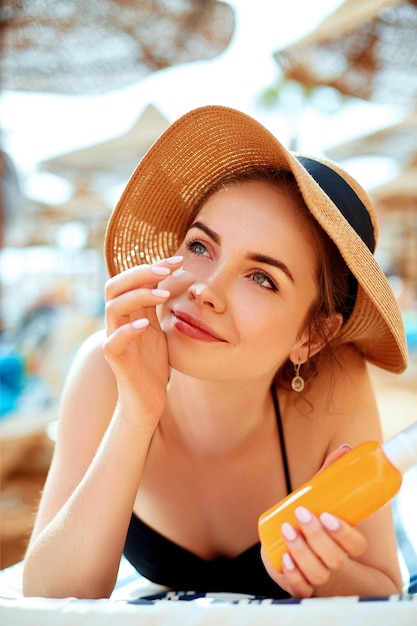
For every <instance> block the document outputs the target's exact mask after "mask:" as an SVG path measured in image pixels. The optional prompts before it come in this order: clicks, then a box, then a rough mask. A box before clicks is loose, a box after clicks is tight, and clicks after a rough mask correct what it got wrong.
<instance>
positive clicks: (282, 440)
mask: <svg viewBox="0 0 417 626" xmlns="http://www.w3.org/2000/svg"><path fill="white" fill-rule="evenodd" d="M271 393H272V400H273V402H274V409H275V416H276V418H277V424H278V434H279V441H280V444H281V454H282V463H283V466H284V475H285V484H286V487H287V493H291V491H292V487H291V478H290V470H289V466H288V458H287V451H286V448H285V438H284V429H283V427H282V420H281V413H280V410H279V404H278V397H277V390H276V387H275V385H272V387H271Z"/></svg>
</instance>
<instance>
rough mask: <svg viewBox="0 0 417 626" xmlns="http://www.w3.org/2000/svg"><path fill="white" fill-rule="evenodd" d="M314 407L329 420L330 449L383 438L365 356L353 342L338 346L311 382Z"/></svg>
mask: <svg viewBox="0 0 417 626" xmlns="http://www.w3.org/2000/svg"><path fill="white" fill-rule="evenodd" d="M309 395H310V399H311V402H312V404H313V406H315V407H316V409H317V410H319V411H321V412H322V414H323V415H324V416H327V419H328V421H329V423H328V427H329V433H331V434H332V435H331V437H330V439H329V448H330V449H332V447H334V446H336V445H340V444H341V443H344V442H346V443H350V444H351V445H356V444H357V443H359V442H360V441H363V440H364V439H368V438H370V437H372V438H378V439H380V438H381V426H380V421H379V414H378V408H377V402H376V397H375V390H374V388H373V384H372V381H371V378H370V375H369V370H368V365H367V362H366V360H365V358H364V357H363V355H362V354H361V353H360V352H359V351H358V350H357V349H356V348H355V347H354V346H351V345H344V346H341V347H339V348H338V349H337V352H336V353H335V358H334V359H331V360H330V361H327V362H325V363H323V366H322V368H321V369H320V371H319V372H318V373H317V376H316V377H315V378H314V379H313V380H312V381H311V385H310V394H309Z"/></svg>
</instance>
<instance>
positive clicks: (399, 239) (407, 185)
mask: <svg viewBox="0 0 417 626" xmlns="http://www.w3.org/2000/svg"><path fill="white" fill-rule="evenodd" d="M370 195H371V197H372V199H373V200H374V202H375V205H376V208H377V210H378V214H379V217H380V220H381V226H382V227H383V228H381V241H380V245H381V247H382V248H383V249H384V250H386V251H387V252H388V253H389V255H390V257H391V259H392V262H393V265H394V267H395V270H396V272H397V273H398V275H399V276H401V278H402V279H403V281H404V283H405V284H406V285H407V286H408V287H409V289H410V293H411V294H412V296H411V298H412V299H414V300H415V299H416V298H417V160H416V161H415V162H414V163H412V164H411V165H410V166H409V167H407V168H404V170H403V171H402V172H401V173H400V174H399V175H398V176H397V177H396V178H394V179H393V180H391V181H389V182H387V183H384V184H383V185H380V186H379V187H377V188H375V189H372V190H371V191H370Z"/></svg>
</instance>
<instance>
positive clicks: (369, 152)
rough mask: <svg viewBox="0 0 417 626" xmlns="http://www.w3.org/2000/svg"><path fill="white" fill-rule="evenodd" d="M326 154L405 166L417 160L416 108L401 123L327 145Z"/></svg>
mask: <svg viewBox="0 0 417 626" xmlns="http://www.w3.org/2000/svg"><path fill="white" fill-rule="evenodd" d="M416 45H417V43H416ZM326 155H327V156H328V157H329V158H330V159H333V160H335V161H342V160H344V159H349V158H352V157H358V156H382V157H387V158H391V159H394V160H395V161H396V162H397V163H398V164H399V165H400V166H401V167H406V166H407V165H409V164H410V163H411V162H412V161H414V160H415V159H417V111H415V112H413V113H411V114H410V115H408V116H407V117H406V118H405V119H403V120H401V121H400V122H397V123H395V124H391V125H389V126H385V127H384V128H381V129H379V130H377V131H375V132H372V133H368V134H367V135H362V136H359V137H355V139H351V140H350V141H346V142H343V143H340V144H338V145H336V146H333V147H331V148H328V149H327V150H326Z"/></svg>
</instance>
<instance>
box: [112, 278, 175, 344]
mask: <svg viewBox="0 0 417 626" xmlns="http://www.w3.org/2000/svg"><path fill="white" fill-rule="evenodd" d="M169 296H170V292H169V291H167V290H166V289H158V288H155V289H143V288H142V289H135V290H132V291H129V292H127V293H125V294H123V295H121V296H118V297H117V298H113V299H112V300H109V301H108V302H106V305H105V317H106V329H107V334H111V333H113V332H114V331H115V330H116V329H117V328H119V326H122V325H124V324H127V323H129V322H132V321H134V320H136V319H141V318H145V317H146V318H148V320H149V321H150V323H151V324H152V326H153V327H154V328H159V322H158V318H157V315H156V306H157V305H158V304H162V303H163V302H165V301H166V300H167V299H168V298H169Z"/></svg>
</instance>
